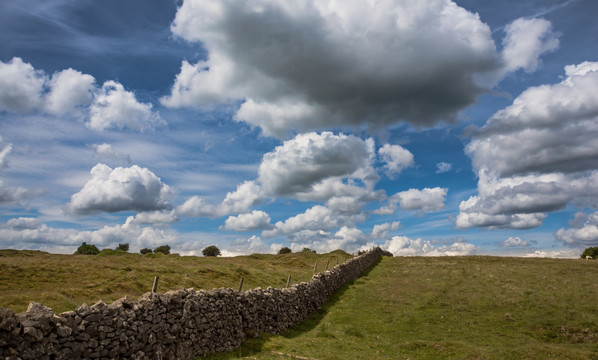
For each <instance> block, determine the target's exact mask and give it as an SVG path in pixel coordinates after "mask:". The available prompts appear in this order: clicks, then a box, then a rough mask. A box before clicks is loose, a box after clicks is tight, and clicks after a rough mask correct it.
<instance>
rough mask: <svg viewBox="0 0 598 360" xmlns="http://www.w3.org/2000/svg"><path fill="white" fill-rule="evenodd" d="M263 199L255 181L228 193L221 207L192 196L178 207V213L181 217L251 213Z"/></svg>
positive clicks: (245, 183)
mask: <svg viewBox="0 0 598 360" xmlns="http://www.w3.org/2000/svg"><path fill="white" fill-rule="evenodd" d="M262 199H263V195H262V190H261V188H260V186H259V185H258V184H256V183H255V181H245V182H244V183H242V184H240V185H239V186H237V189H236V190H235V191H233V192H229V193H227V194H226V196H225V198H224V200H223V201H222V203H220V204H219V205H212V204H210V203H208V202H206V201H205V200H204V199H202V198H201V197H199V196H192V197H191V198H189V199H188V200H187V201H185V203H183V204H182V205H180V206H178V207H177V209H176V212H177V214H178V215H180V216H189V217H220V216H226V215H231V214H239V213H246V212H249V211H250V210H251V207H252V206H254V205H257V204H259V203H260V202H261V201H262Z"/></svg>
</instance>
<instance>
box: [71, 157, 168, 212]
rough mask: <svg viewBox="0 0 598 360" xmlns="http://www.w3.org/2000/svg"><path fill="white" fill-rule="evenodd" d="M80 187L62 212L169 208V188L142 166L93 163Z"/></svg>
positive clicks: (140, 210)
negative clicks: (89, 176)
mask: <svg viewBox="0 0 598 360" xmlns="http://www.w3.org/2000/svg"><path fill="white" fill-rule="evenodd" d="M90 174H91V179H90V180H89V181H87V183H86V184H85V186H84V187H83V189H81V191H79V192H78V193H76V194H74V195H73V196H71V201H70V202H69V203H68V204H67V206H66V211H67V212H69V213H72V214H75V215H88V214H94V213H100V212H118V211H126V210H135V211H139V212H144V211H154V210H165V209H169V208H171V207H172V205H171V202H170V201H171V198H172V197H173V195H174V192H173V190H172V189H171V188H170V187H169V186H168V185H166V184H164V183H162V181H161V180H160V178H158V177H157V176H156V175H155V174H154V173H152V172H151V171H150V170H148V169H146V168H141V167H139V166H137V165H133V166H132V167H129V168H123V167H117V168H115V169H112V168H110V167H109V166H107V165H104V164H97V165H96V166H94V167H93V168H92V169H91V171H90Z"/></svg>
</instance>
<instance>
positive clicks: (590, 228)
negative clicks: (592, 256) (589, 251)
mask: <svg viewBox="0 0 598 360" xmlns="http://www.w3.org/2000/svg"><path fill="white" fill-rule="evenodd" d="M555 236H556V238H557V239H559V240H561V241H562V242H563V243H565V244H566V245H569V246H575V247H588V246H596V245H598V212H594V213H592V214H590V215H588V216H587V218H586V221H585V222H584V223H583V225H582V226H580V227H578V228H573V229H564V228H561V229H558V230H557V231H556V233H555Z"/></svg>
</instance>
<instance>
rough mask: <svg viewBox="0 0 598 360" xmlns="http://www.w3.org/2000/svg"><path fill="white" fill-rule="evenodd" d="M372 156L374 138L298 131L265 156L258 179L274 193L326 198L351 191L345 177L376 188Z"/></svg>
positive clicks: (269, 191)
mask: <svg viewBox="0 0 598 360" xmlns="http://www.w3.org/2000/svg"><path fill="white" fill-rule="evenodd" d="M373 156H374V142H373V140H372V139H367V140H362V139H360V138H358V137H356V136H354V135H344V134H339V135H335V134H333V133H331V132H323V133H321V134H318V133H314V132H311V133H306V134H299V135H297V136H296V137H295V138H293V139H291V140H288V141H285V142H284V143H283V145H281V146H277V147H276V148H275V149H274V151H272V152H269V153H267V154H265V155H264V157H263V158H262V162H261V164H260V167H259V178H258V181H259V182H260V183H261V184H262V186H263V188H264V190H265V191H266V192H267V193H268V194H271V195H277V196H289V197H295V198H299V199H302V200H326V199H328V198H330V197H332V196H334V195H336V196H339V195H343V192H346V191H350V188H348V187H347V186H343V183H342V181H341V180H342V179H343V178H354V179H359V180H360V181H362V182H364V183H366V185H369V186H370V187H373V184H374V183H375V182H376V181H377V180H378V176H377V175H376V172H375V170H374V169H373V167H372V165H371V160H372V157H373Z"/></svg>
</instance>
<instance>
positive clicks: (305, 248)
mask: <svg viewBox="0 0 598 360" xmlns="http://www.w3.org/2000/svg"><path fill="white" fill-rule="evenodd" d="M301 251H303V252H309V251H311V252H313V253H314V254H315V253H316V251H315V250H312V249H310V248H308V247H304V248H303V250H301Z"/></svg>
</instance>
